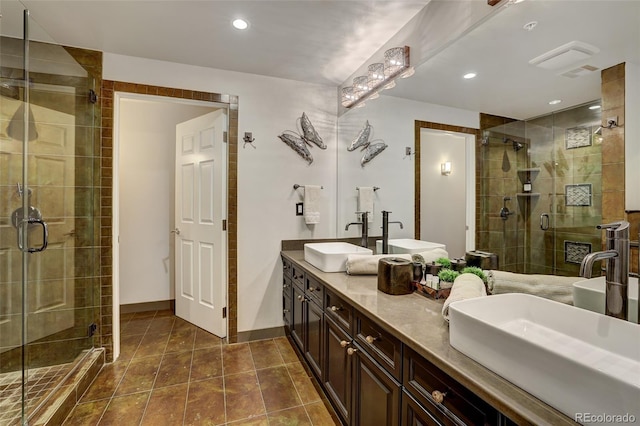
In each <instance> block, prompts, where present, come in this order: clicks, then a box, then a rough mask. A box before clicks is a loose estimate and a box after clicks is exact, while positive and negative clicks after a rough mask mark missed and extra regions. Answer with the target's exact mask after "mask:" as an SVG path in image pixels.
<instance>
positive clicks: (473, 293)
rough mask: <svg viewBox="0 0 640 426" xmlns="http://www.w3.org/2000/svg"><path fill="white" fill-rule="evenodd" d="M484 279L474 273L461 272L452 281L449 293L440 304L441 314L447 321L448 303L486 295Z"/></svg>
mask: <svg viewBox="0 0 640 426" xmlns="http://www.w3.org/2000/svg"><path fill="white" fill-rule="evenodd" d="M486 295H487V291H486V290H485V288H484V281H482V279H481V278H480V277H479V276H477V275H474V274H461V275H458V278H456V280H455V281H454V282H453V286H452V287H451V293H449V297H447V299H446V300H445V301H444V305H443V306H442V316H443V317H444V319H445V320H446V321H447V322H449V305H450V304H451V303H453V302H456V301H458V300H465V299H473V298H475V297H482V296H486Z"/></svg>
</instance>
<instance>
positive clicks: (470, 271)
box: [461, 266, 487, 284]
mask: <svg viewBox="0 0 640 426" xmlns="http://www.w3.org/2000/svg"><path fill="white" fill-rule="evenodd" d="M461 273H462V274H473V275H477V276H479V277H480V278H481V279H482V281H483V282H484V283H485V284H486V282H487V276H486V275H485V274H484V272H482V269H480V268H478V267H477V266H467V267H466V268H464V269H463V270H462V271H461Z"/></svg>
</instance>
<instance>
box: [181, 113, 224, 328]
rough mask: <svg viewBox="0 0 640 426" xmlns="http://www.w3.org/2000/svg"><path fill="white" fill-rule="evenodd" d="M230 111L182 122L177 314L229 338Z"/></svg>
mask: <svg viewBox="0 0 640 426" xmlns="http://www.w3.org/2000/svg"><path fill="white" fill-rule="evenodd" d="M226 126H227V116H226V113H225V111H224V110H218V111H214V112H212V113H209V114H205V115H203V116H200V117H197V118H194V119H192V120H189V121H185V122H184V123H180V124H178V125H176V198H175V218H176V219H175V221H176V229H175V234H176V235H175V258H176V259H175V265H176V276H175V282H176V315H177V316H179V317H180V318H183V319H185V320H186V321H189V322H191V323H193V324H195V325H197V326H198V327H200V328H203V329H205V330H207V331H209V332H211V333H213V334H215V335H217V336H219V337H226V334H227V320H226V318H224V317H225V316H226V315H224V314H223V312H224V311H226V288H227V279H226V277H227V274H226V270H227V268H226V266H227V261H226V260H227V256H226V253H227V249H226V248H227V241H226V232H224V231H223V221H225V220H226V199H227V195H226V191H227V189H226V144H225V143H224V141H223V133H224V132H225V131H226Z"/></svg>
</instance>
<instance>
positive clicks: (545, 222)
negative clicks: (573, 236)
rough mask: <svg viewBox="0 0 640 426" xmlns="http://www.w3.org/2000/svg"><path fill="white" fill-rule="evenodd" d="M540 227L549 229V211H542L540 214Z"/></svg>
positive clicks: (544, 229)
mask: <svg viewBox="0 0 640 426" xmlns="http://www.w3.org/2000/svg"><path fill="white" fill-rule="evenodd" d="M540 229H542V230H543V231H546V230H547V229H549V215H548V214H547V213H542V214H541V215H540Z"/></svg>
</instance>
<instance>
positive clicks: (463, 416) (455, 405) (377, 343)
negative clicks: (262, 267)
mask: <svg viewBox="0 0 640 426" xmlns="http://www.w3.org/2000/svg"><path fill="white" fill-rule="evenodd" d="M289 262H290V261H289V260H288V259H285V258H284V257H283V265H284V266H283V267H284V270H283V276H284V278H283V304H284V312H285V314H284V315H285V316H284V318H285V326H287V324H289V325H288V326H287V327H286V329H287V331H288V333H289V334H290V335H291V338H292V340H293V341H294V342H295V344H296V346H297V347H298V349H299V350H300V353H301V354H302V355H303V357H304V359H305V360H306V362H307V364H308V366H309V367H310V369H311V370H312V371H313V372H314V374H315V376H316V377H317V378H318V379H319V381H320V383H321V386H322V388H323V389H324V391H325V393H326V395H327V397H328V399H329V400H330V402H331V404H332V406H333V408H334V409H335V411H336V413H337V414H338V417H340V419H341V421H342V422H343V424H344V425H347V426H377V425H380V426H400V425H407V426H408V425H474V426H475V425H494V426H511V425H513V423H512V422H511V421H510V420H508V419H507V418H506V417H504V416H502V415H501V414H500V413H499V412H498V411H497V410H496V409H494V408H493V407H492V406H490V405H489V404H487V403H486V402H484V401H483V400H482V399H481V398H479V397H478V396H476V395H475V394H474V393H473V392H471V391H469V390H468V389H467V388H465V387H464V386H462V385H461V384H460V383H458V382H457V381H455V380H454V379H452V378H451V377H450V376H449V375H447V374H446V373H444V372H443V371H442V370H441V369H440V368H438V367H437V366H436V365H434V364H433V363H432V362H431V361H430V360H429V359H427V358H425V357H424V356H422V355H420V354H419V353H418V352H416V351H415V350H414V349H412V348H411V347H410V346H409V345H408V344H406V343H405V342H403V341H402V340H400V339H399V338H398V337H396V335H394V333H392V330H389V328H388V327H389V326H388V325H385V327H382V326H380V324H379V323H378V322H377V321H376V320H375V317H370V316H369V315H365V314H363V313H362V312H360V311H359V310H358V309H356V308H355V307H354V306H352V305H351V304H350V303H349V301H348V299H347V298H346V297H344V296H343V295H338V294H336V293H335V292H334V291H333V290H332V289H331V286H330V283H329V282H327V283H325V282H321V281H319V280H317V279H316V278H315V276H314V275H312V274H310V273H307V272H306V271H305V270H303V269H302V268H300V267H299V265H296V264H295V263H289ZM287 285H289V286H287ZM287 307H290V312H287ZM287 318H289V319H288V320H287ZM287 321H289V322H288V323H287Z"/></svg>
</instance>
